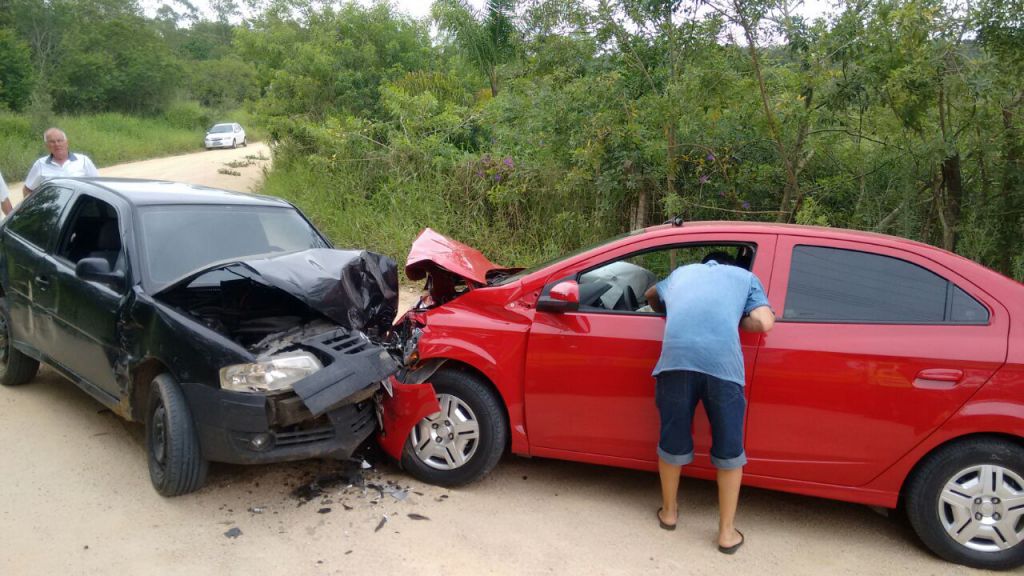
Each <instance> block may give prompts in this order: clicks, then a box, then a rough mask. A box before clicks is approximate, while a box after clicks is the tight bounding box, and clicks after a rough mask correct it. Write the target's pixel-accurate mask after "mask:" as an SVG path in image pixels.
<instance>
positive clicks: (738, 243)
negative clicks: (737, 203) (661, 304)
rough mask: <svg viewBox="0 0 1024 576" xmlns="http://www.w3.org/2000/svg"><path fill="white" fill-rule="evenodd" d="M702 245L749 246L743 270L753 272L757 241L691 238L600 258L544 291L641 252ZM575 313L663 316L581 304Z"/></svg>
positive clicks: (647, 252) (576, 280)
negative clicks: (749, 254) (603, 258)
mask: <svg viewBox="0 0 1024 576" xmlns="http://www.w3.org/2000/svg"><path fill="white" fill-rule="evenodd" d="M702 246H704V247H712V248H722V247H739V246H747V247H749V248H751V249H752V250H753V251H754V253H753V255H751V257H750V268H744V270H747V271H748V272H751V273H753V268H754V262H756V261H757V256H758V250H759V248H760V247H759V246H758V244H757V242H754V241H752V240H751V241H744V240H697V239H694V240H691V241H689V242H672V243H671V244H662V245H659V246H648V247H646V248H641V249H639V250H634V251H630V252H627V253H625V254H622V255H620V256H617V257H615V258H612V259H608V260H602V261H601V262H600V263H597V264H594V265H591V266H587V267H585V268H583V269H581V270H579V271H577V272H576V273H575V274H573V275H572V276H569V277H566V278H563V279H561V280H556V281H553V282H548V283H547V285H546V286H545V289H544V293H547V292H548V291H549V290H550V289H551V287H552V286H554V285H555V284H557V283H558V282H563V281H565V280H573V281H575V282H576V284H577V285H579V284H580V278H581V277H583V275H584V274H587V273H589V272H593V271H595V270H598V269H600V268H603V267H605V266H608V265H610V264H613V263H615V262H621V261H623V260H628V259H630V258H634V257H636V256H640V255H643V254H649V253H652V252H663V251H668V250H675V249H681V248H699V247H702ZM671 273H672V272H671V271H670V272H669V274H671ZM655 278H656V279H655V285H656V284H657V283H658V282H661V281H662V280H664V279H665V278H667V276H666V277H665V278H658V277H657V276H655ZM637 297H640V298H642V297H643V295H642V294H637ZM575 313H577V314H612V315H615V316H641V317H664V316H665V313H664V312H653V311H652V312H640V311H639V310H608V309H605V308H589V307H588V308H584V307H582V306H581V307H580V308H579V309H577V310H576V311H575Z"/></svg>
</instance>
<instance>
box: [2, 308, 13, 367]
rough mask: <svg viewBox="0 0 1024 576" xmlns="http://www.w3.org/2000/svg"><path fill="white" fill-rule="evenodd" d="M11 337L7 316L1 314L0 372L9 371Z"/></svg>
mask: <svg viewBox="0 0 1024 576" xmlns="http://www.w3.org/2000/svg"><path fill="white" fill-rule="evenodd" d="M9 346H10V339H9V336H8V334H7V318H4V316H3V315H2V314H0V374H4V373H6V372H7V362H8V360H9V359H10V353H11V351H10V348H9Z"/></svg>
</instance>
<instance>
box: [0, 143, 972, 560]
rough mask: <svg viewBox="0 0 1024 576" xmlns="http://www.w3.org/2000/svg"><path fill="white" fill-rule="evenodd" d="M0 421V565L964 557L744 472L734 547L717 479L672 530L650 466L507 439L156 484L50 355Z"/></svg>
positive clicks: (255, 170)
mask: <svg viewBox="0 0 1024 576" xmlns="http://www.w3.org/2000/svg"><path fill="white" fill-rule="evenodd" d="M260 150H261V147H260V146H257V145H251V146H249V148H248V149H241V150H235V151H227V150H223V151H222V150H218V151H210V152H203V153H199V154H189V155H185V156H176V157H173V158H164V159H159V160H151V161H148V162H140V163H135V164H130V165H124V166H113V167H109V168H104V169H102V170H100V172H101V173H102V174H104V175H111V176H114V175H117V176H133V177H139V176H149V177H157V178H166V179H172V180H183V181H188V182H194V183H199V184H207V185H214V186H221V187H226V188H232V189H235V190H242V191H246V190H250V189H252V187H253V186H254V185H256V184H257V183H258V181H259V178H260V177H261V174H262V172H261V169H260V167H259V166H251V167H249V168H245V169H242V171H243V175H242V176H226V175H223V174H218V173H217V170H218V169H219V168H222V167H224V166H223V163H225V162H228V161H230V160H233V159H239V158H242V157H244V156H246V155H252V154H258V153H259V151H260ZM262 150H263V152H262V153H263V155H264V156H268V155H269V154H268V153H267V151H266V149H265V148H262ZM12 187H13V186H12ZM17 187H18V188H20V184H17ZM19 198H20V196H19ZM411 297H412V296H411V294H404V295H403V302H404V303H405V304H406V305H408V304H409V303H410V302H411ZM0 438H3V439H4V447H3V449H2V451H0V574H3V575H22V574H87V575H94V574H189V575H196V574H217V575H223V574H240V575H246V576H250V575H255V574H258V575H260V576H264V575H274V574H288V575H305V574H310V575H317V574H367V575H369V574H380V575H390V574H413V573H415V574H423V575H434V574H452V575H462V574H474V575H475V574H516V575H518V574H559V575H562V574H630V575H632V574H673V575H677V574H698V575H699V574H708V575H715V576H721V575H722V574H732V575H742V574H752V575H759V576H760V575H774V574H815V575H817V574H835V575H843V574H851V575H853V574H857V575H860V574H879V575H891V574H964V573H969V572H971V571H970V570H967V569H964V568H962V567H958V566H954V565H951V564H947V563H945V562H943V561H941V560H938V559H937V558H935V557H933V556H931V555H930V554H929V553H928V552H927V551H926V550H924V549H923V547H922V546H921V545H920V544H919V542H918V541H917V539H916V537H915V536H914V535H913V533H912V532H911V531H910V530H909V529H908V528H906V527H905V526H904V525H902V524H900V523H898V522H895V521H893V520H890V519H888V518H885V517H883V516H882V515H880V514H878V513H876V512H874V511H872V510H870V509H868V508H866V507H863V506H857V505H852V504H845V503H839V502H831V501H826V500H819V499H814V498H808V497H801V496H793V495H788V494H782V493H777V492H768V491H763V490H756V489H745V491H744V493H743V497H742V501H741V509H740V515H739V519H738V525H739V527H740V529H742V530H743V531H744V532H745V533H746V535H747V544H746V545H745V546H744V547H743V549H741V550H740V551H739V553H738V554H737V555H735V556H732V557H728V556H724V555H722V554H719V553H718V552H717V551H716V549H715V546H714V538H715V528H716V523H717V514H716V508H715V489H714V485H713V484H712V483H710V482H703V481H697V480H689V479H684V480H683V483H682V490H681V502H682V504H681V506H682V508H681V511H682V517H681V519H680V527H679V529H678V530H676V531H675V532H666V531H664V530H660V529H659V528H658V526H657V523H656V521H655V518H654V513H655V509H656V508H657V507H658V501H659V497H658V481H657V477H656V476H655V475H654V474H650V473H642V472H635V471H629V470H618V469H612V468H604V467H599V466H590V465H583V464H573V463H566V462H557V461H552V460H543V459H532V460H531V459H524V458H518V457H514V456H507V457H506V458H505V459H504V460H503V461H502V462H501V463H500V464H499V466H498V468H497V469H496V470H495V472H494V473H492V474H491V475H490V476H488V477H487V478H485V479H484V480H482V481H480V482H478V483H476V484H473V485H471V486H468V487H465V488H460V489H454V490H448V489H443V488H437V487H433V486H428V485H424V484H421V483H419V482H416V481H414V480H412V479H411V478H410V477H408V476H406V475H405V474H403V473H402V472H401V471H399V470H397V469H396V468H395V467H394V466H392V465H390V464H388V463H387V462H381V461H379V459H378V458H375V457H374V454H372V453H370V454H368V455H367V458H369V459H370V460H371V461H373V462H374V464H373V467H372V468H370V469H366V470H362V469H359V470H358V471H353V470H351V469H350V468H349V466H350V465H348V464H343V463H337V462H317V461H313V462H304V463H298V464H280V465H273V466H260V467H241V466H228V465H214V466H213V467H212V468H211V472H210V476H209V480H208V483H207V485H206V486H205V487H204V488H203V489H202V490H201V491H199V492H198V493H195V494H192V495H188V496H183V497H179V498H173V499H167V498H162V497H160V496H159V495H157V493H156V492H155V491H153V489H152V487H151V486H150V483H149V477H148V472H147V470H146V456H145V450H144V446H143V434H142V428H141V426H139V425H136V424H127V423H125V422H123V421H121V420H120V419H118V418H117V417H115V416H114V415H112V414H111V413H110V412H109V411H107V410H104V409H103V408H102V406H100V405H99V404H97V403H96V402H95V401H93V400H92V399H91V398H90V397H88V396H87V395H86V394H85V393H83V392H81V391H79V390H78V389H77V388H75V387H74V386H73V385H72V384H70V383H68V382H67V381H65V380H63V379H62V378H60V377H59V376H57V375H56V374H55V373H54V372H53V371H51V370H48V369H43V370H42V371H41V372H40V374H39V376H38V377H37V378H36V379H35V381H33V382H31V383H29V384H28V385H26V386H23V387H18V388H5V389H0ZM337 472H345V473H346V474H347V475H350V476H352V475H354V476H356V477H354V478H350V480H354V481H355V482H354V484H356V485H353V486H349V485H348V482H346V481H342V482H341V483H339V484H336V485H331V486H328V487H327V488H326V490H325V492H324V493H323V494H321V495H317V496H315V497H313V498H312V499H311V500H309V501H306V499H305V498H303V497H301V496H297V495H295V494H294V491H295V490H296V489H297V488H300V487H302V486H303V485H306V484H308V483H309V482H310V481H311V480H313V479H315V478H316V477H317V476H319V475H325V474H330V473H337ZM359 483H362V484H364V485H365V486H363V487H360V486H358V484H359ZM371 485H372V486H371ZM306 495H307V496H308V495H309V494H308V493H307V494H306ZM385 519H386V520H385Z"/></svg>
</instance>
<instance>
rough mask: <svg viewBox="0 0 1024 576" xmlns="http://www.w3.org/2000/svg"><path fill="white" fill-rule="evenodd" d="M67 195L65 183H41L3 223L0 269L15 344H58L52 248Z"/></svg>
mask: <svg viewBox="0 0 1024 576" xmlns="http://www.w3.org/2000/svg"><path fill="white" fill-rule="evenodd" d="M71 197H72V192H71V190H69V189H68V188H66V187H62V186H56V185H52V184H49V185H44V186H43V187H42V188H41V189H40V190H38V191H36V193H35V194H33V195H32V196H30V197H29V198H28V199H26V200H25V201H24V202H23V203H22V204H21V205H20V206H19V207H18V209H17V210H16V211H15V212H14V213H12V214H11V215H10V216H9V217H8V220H7V222H5V223H4V231H3V268H2V270H3V274H4V278H3V285H4V289H5V297H6V299H7V306H8V309H9V311H10V318H11V336H12V337H13V338H14V340H15V342H17V343H18V344H19V346H20V347H23V348H32V349H34V350H37V351H40V352H41V353H42V354H48V353H49V351H50V350H52V349H53V348H54V347H55V346H56V345H57V332H56V326H55V323H54V313H55V309H56V293H55V291H54V286H53V277H54V272H55V270H56V262H55V260H54V258H53V256H52V254H51V251H52V250H53V247H54V245H55V244H56V242H57V234H58V231H59V230H60V221H61V218H62V215H63V214H64V212H65V210H66V208H67V205H68V201H69V200H70V198H71Z"/></svg>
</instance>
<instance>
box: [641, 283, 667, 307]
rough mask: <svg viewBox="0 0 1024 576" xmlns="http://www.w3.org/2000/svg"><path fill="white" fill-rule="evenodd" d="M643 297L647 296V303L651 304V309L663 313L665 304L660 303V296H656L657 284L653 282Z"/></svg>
mask: <svg viewBox="0 0 1024 576" xmlns="http://www.w3.org/2000/svg"><path fill="white" fill-rule="evenodd" d="M644 298H647V303H648V304H650V305H651V310H654V311H655V312H657V313H658V314H664V313H665V305H664V304H662V302H661V298H659V297H658V285H657V284H655V285H654V286H651V287H650V288H648V289H647V291H646V292H644Z"/></svg>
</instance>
